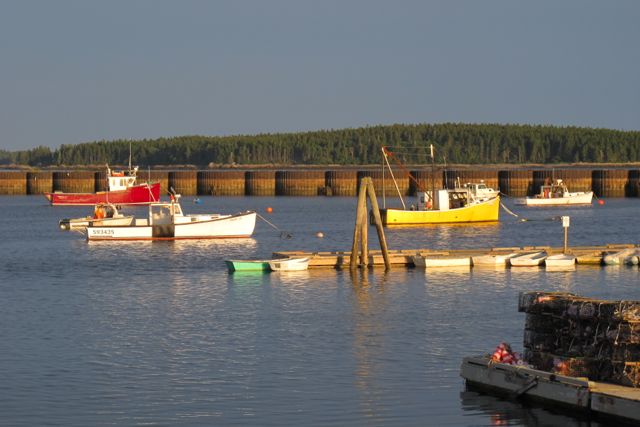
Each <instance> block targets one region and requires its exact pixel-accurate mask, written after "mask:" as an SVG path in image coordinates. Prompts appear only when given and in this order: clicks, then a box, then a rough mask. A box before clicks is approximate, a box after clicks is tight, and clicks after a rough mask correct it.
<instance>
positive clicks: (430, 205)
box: [372, 145, 500, 226]
mask: <svg viewBox="0 0 640 427" xmlns="http://www.w3.org/2000/svg"><path fill="white" fill-rule="evenodd" d="M430 151H431V159H432V168H433V170H432V172H431V173H432V175H435V163H434V161H435V160H434V152H433V145H431V146H430ZM382 155H383V158H384V161H385V164H386V165H387V167H388V169H389V173H390V175H391V178H392V179H393V182H394V184H395V187H396V189H398V184H397V182H396V179H395V176H394V175H393V172H392V170H391V166H390V164H389V160H388V159H389V157H393V158H395V157H394V156H393V153H391V152H390V151H389V150H388V149H387V148H386V147H382ZM383 171H384V168H383ZM414 181H415V182H416V184H417V185H418V190H419V191H417V201H416V203H415V204H411V205H410V206H409V208H407V205H406V203H405V202H404V199H403V197H402V195H401V194H400V190H399V189H398V196H399V197H400V201H401V203H402V208H387V207H386V205H385V206H383V208H382V209H380V216H381V221H382V225H386V226H390V225H422V224H449V223H474V222H495V221H498V215H499V213H500V195H499V192H498V191H496V190H494V189H492V188H489V187H487V186H486V184H485V183H484V182H480V183H467V184H465V185H464V186H457V187H456V188H445V189H440V190H436V189H435V184H432V188H431V189H430V191H425V189H423V188H421V185H420V183H419V182H418V181H416V180H415V179H414ZM383 201H384V203H386V197H385V196H384V186H383ZM384 203H383V204H384ZM372 222H373V221H372Z"/></svg>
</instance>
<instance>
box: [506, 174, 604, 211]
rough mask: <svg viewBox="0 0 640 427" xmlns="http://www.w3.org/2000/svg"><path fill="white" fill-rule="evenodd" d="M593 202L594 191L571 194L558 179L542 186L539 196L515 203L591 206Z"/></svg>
mask: <svg viewBox="0 0 640 427" xmlns="http://www.w3.org/2000/svg"><path fill="white" fill-rule="evenodd" d="M592 200H593V191H579V192H571V191H569V189H568V188H567V186H566V184H565V183H564V182H563V181H562V180H561V179H557V180H556V181H555V182H554V183H548V184H546V185H542V186H540V193H539V194H536V195H535V196H533V197H525V198H521V199H516V200H515V201H514V203H515V204H516V205H524V206H563V205H590V204H591V201H592Z"/></svg>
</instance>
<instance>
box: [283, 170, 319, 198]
mask: <svg viewBox="0 0 640 427" xmlns="http://www.w3.org/2000/svg"><path fill="white" fill-rule="evenodd" d="M275 179H276V196H317V195H319V194H322V193H323V192H324V187H325V173H324V172H323V171H316V170H308V171H277V172H276V177H275Z"/></svg>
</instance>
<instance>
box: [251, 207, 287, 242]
mask: <svg viewBox="0 0 640 427" xmlns="http://www.w3.org/2000/svg"><path fill="white" fill-rule="evenodd" d="M256 215H257V216H258V218H260V219H261V220H263V221H264V222H266V223H267V224H269V225H270V226H272V227H273V228H275V229H276V230H277V231H279V232H280V238H281V239H290V238H291V237H293V236H292V235H291V233H289V232H288V231H283V230H280V229H279V228H278V227H276V226H275V225H273V224H272V223H271V222H269V221H268V220H267V219H266V218H265V217H263V216H262V215H260V214H259V213H257V212H256Z"/></svg>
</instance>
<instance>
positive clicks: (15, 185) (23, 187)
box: [0, 171, 27, 195]
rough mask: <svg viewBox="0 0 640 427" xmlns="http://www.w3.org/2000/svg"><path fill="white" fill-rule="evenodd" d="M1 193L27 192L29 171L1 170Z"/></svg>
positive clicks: (15, 193) (20, 193)
mask: <svg viewBox="0 0 640 427" xmlns="http://www.w3.org/2000/svg"><path fill="white" fill-rule="evenodd" d="M0 194H3V195H25V194H27V173H26V172H21V171H8V172H0Z"/></svg>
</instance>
